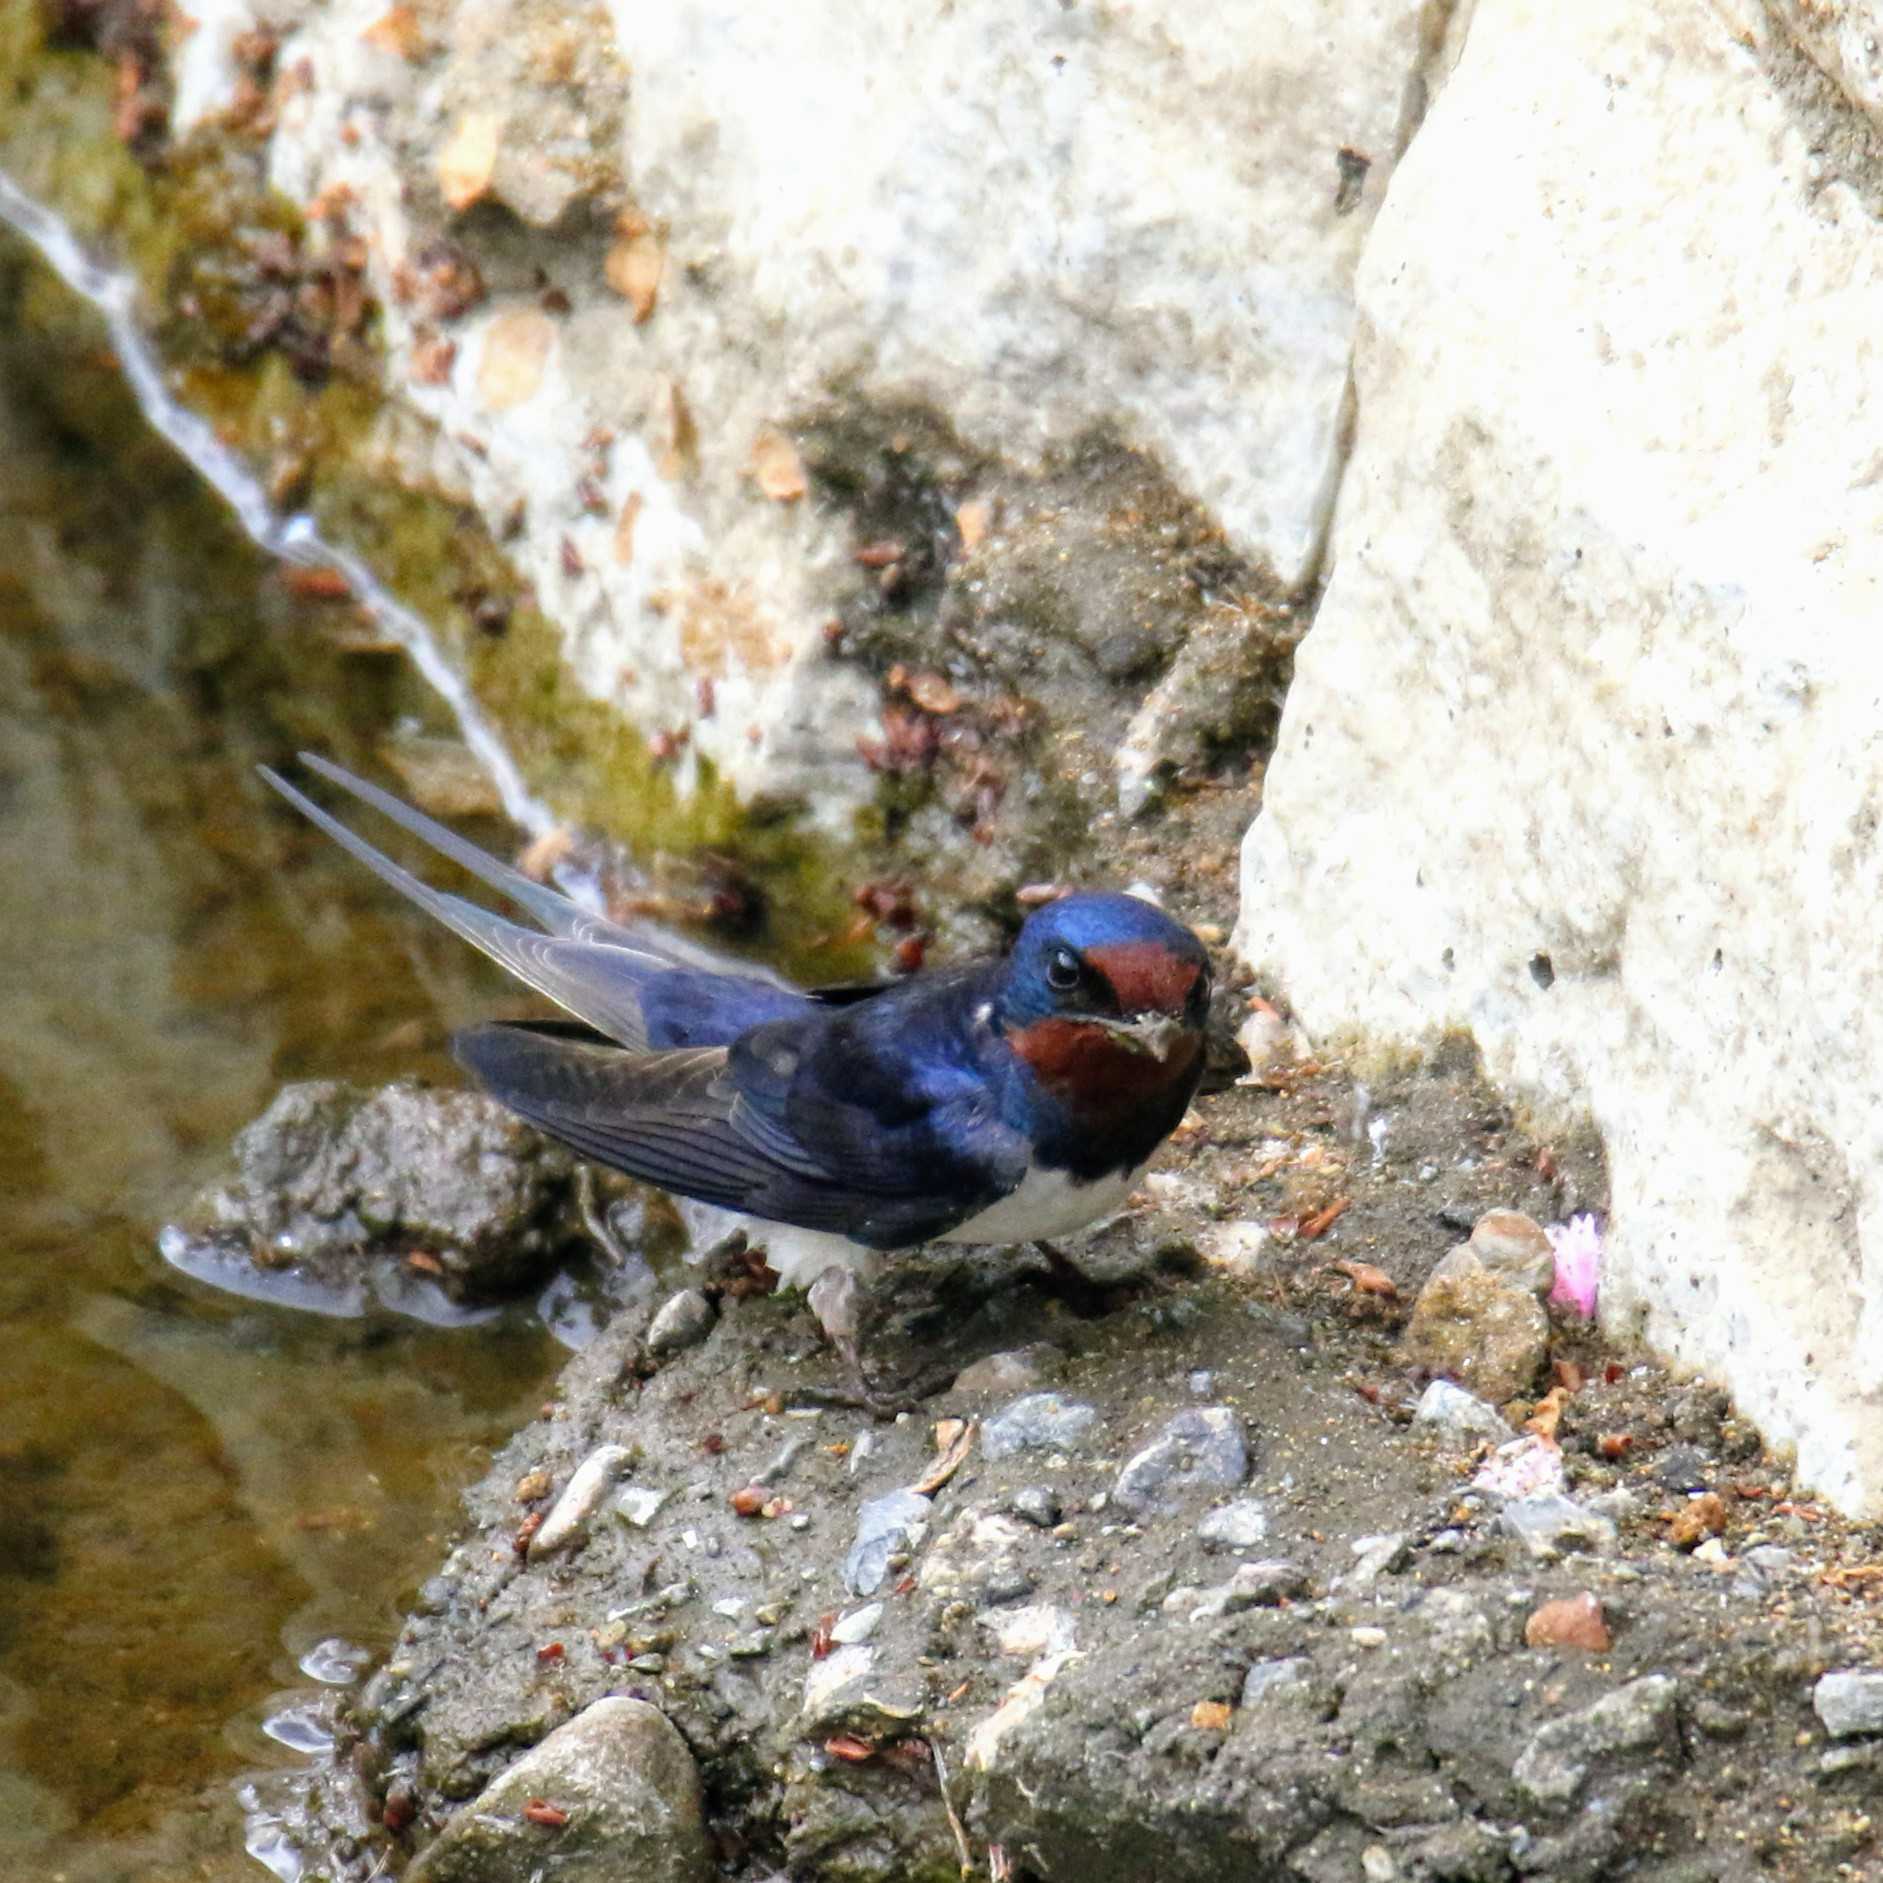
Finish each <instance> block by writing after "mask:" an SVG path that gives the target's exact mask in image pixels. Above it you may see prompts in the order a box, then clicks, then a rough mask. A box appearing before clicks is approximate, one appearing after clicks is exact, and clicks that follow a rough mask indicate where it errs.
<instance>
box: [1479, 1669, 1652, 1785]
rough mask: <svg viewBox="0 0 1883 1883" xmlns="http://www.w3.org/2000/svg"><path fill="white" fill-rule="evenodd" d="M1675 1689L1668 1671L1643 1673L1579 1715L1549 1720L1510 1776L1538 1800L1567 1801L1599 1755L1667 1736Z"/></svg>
mask: <svg viewBox="0 0 1883 1883" xmlns="http://www.w3.org/2000/svg"><path fill="white" fill-rule="evenodd" d="M1678 1691H1679V1687H1678V1683H1677V1682H1676V1681H1674V1680H1673V1679H1671V1678H1670V1677H1669V1676H1668V1675H1666V1674H1644V1675H1643V1676H1642V1677H1641V1678H1640V1679H1639V1680H1631V1681H1630V1682H1629V1683H1628V1684H1627V1686H1625V1687H1619V1688H1617V1689H1616V1691H1615V1692H1613V1693H1608V1694H1604V1695H1603V1696H1602V1698H1601V1699H1599V1700H1598V1701H1596V1702H1595V1704H1594V1705H1593V1706H1587V1707H1584V1708H1583V1709H1582V1711H1581V1712H1579V1713H1571V1714H1570V1715H1568V1717H1567V1718H1565V1719H1560V1720H1551V1721H1550V1722H1549V1724H1548V1725H1547V1726H1543V1727H1540V1728H1539V1729H1538V1731H1537V1733H1536V1735H1535V1736H1534V1737H1533V1738H1532V1739H1531V1741H1530V1743H1529V1745H1527V1746H1526V1747H1525V1748H1524V1750H1523V1752H1522V1754H1521V1756H1520V1757H1519V1758H1518V1760H1517V1763H1516V1764H1515V1766H1513V1767H1512V1768H1511V1777H1512V1778H1514V1779H1515V1780H1516V1781H1517V1783H1518V1785H1519V1786H1520V1787H1521V1788H1522V1789H1523V1790H1524V1791H1525V1792H1526V1793H1527V1794H1528V1795H1529V1796H1530V1798H1532V1799H1533V1800H1534V1801H1535V1802H1536V1803H1537V1804H1540V1805H1566V1804H1569V1803H1570V1802H1571V1801H1572V1800H1573V1799H1574V1798H1575V1796H1576V1794H1577V1792H1579V1791H1580V1790H1581V1789H1582V1785H1583V1781H1584V1780H1585V1779H1586V1778H1587V1777H1588V1776H1589V1769H1590V1767H1591V1766H1593V1765H1594V1763H1595V1761H1596V1760H1597V1759H1599V1758H1603V1757H1605V1756H1607V1755H1608V1754H1611V1753H1616V1752H1639V1751H1644V1750H1646V1749H1648V1748H1651V1747H1656V1746H1659V1745H1661V1744H1663V1743H1664V1742H1666V1741H1667V1740H1668V1739H1669V1738H1670V1737H1671V1735H1672V1733H1673V1729H1674V1702H1675V1697H1676V1694H1677V1693H1678Z"/></svg>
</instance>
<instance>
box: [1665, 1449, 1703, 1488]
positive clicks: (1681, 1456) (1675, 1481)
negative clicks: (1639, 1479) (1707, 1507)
mask: <svg viewBox="0 0 1883 1883" xmlns="http://www.w3.org/2000/svg"><path fill="white" fill-rule="evenodd" d="M1712 1470H1713V1461H1712V1460H1711V1459H1710V1458H1708V1456H1707V1455H1706V1453H1705V1452H1703V1451H1702V1450H1701V1449H1700V1447H1699V1446H1698V1445H1670V1446H1668V1448H1667V1449H1666V1451H1664V1452H1662V1453H1661V1455H1660V1457H1658V1458H1657V1459H1655V1461H1654V1481H1655V1483H1656V1484H1659V1485H1660V1486H1661V1487H1662V1488H1663V1489H1665V1490H1669V1491H1704V1490H1705V1489H1706V1488H1707V1485H1708V1483H1709V1482H1710V1478H1711V1473H1712Z"/></svg>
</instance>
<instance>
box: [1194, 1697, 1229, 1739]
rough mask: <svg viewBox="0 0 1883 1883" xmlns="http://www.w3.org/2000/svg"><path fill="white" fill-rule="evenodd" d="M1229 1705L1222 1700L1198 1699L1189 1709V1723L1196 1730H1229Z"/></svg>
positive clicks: (1208, 1731)
mask: <svg viewBox="0 0 1883 1883" xmlns="http://www.w3.org/2000/svg"><path fill="white" fill-rule="evenodd" d="M1230 1711H1231V1709H1230V1707H1229V1705H1228V1703H1227V1702H1226V1701H1223V1700H1199V1701H1198V1702H1197V1703H1196V1705H1195V1706H1193V1707H1192V1708H1191V1709H1190V1724H1191V1725H1192V1726H1194V1727H1195V1728H1196V1729H1197V1731H1198V1732H1202V1733H1225V1732H1227V1731H1228V1730H1229V1719H1230Z"/></svg>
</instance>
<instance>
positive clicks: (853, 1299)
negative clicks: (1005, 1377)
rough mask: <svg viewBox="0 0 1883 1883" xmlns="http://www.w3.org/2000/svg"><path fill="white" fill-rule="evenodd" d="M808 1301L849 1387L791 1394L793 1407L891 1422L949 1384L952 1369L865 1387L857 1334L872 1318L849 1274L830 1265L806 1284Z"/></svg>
mask: <svg viewBox="0 0 1883 1883" xmlns="http://www.w3.org/2000/svg"><path fill="white" fill-rule="evenodd" d="M808 1299H809V1301H810V1304H811V1312H812V1313H813V1314H815V1315H816V1316H817V1323H818V1325H819V1326H820V1327H821V1328H822V1329H823V1330H824V1334H825V1337H826V1338H827V1339H828V1340H829V1342H830V1344H831V1345H832V1346H833V1347H835V1348H836V1350H837V1356H838V1358H839V1359H841V1360H842V1361H843V1364H844V1371H845V1372H846V1373H848V1374H849V1376H850V1384H849V1385H848V1386H847V1387H841V1386H804V1387H799V1388H798V1389H797V1390H796V1391H795V1392H793V1393H792V1395H791V1397H792V1398H793V1399H794V1400H795V1401H797V1403H798V1404H800V1405H806V1406H843V1407H848V1408H852V1409H854V1410H856V1411H860V1412H867V1413H870V1414H871V1415H872V1416H873V1417H875V1418H878V1419H893V1418H895V1417H896V1416H897V1415H898V1414H899V1413H904V1412H915V1411H919V1410H920V1408H921V1404H922V1401H923V1400H924V1399H927V1398H929V1397H931V1396H932V1395H933V1394H935V1393H938V1392H940V1391H941V1390H942V1389H943V1388H944V1387H946V1386H947V1385H949V1384H950V1382H951V1381H952V1380H953V1379H954V1376H955V1372H956V1369H955V1368H953V1367H949V1368H947V1369H945V1370H939V1371H936V1372H934V1373H931V1374H927V1375H918V1376H917V1377H916V1378H915V1379H912V1380H908V1381H906V1382H904V1384H903V1385H901V1386H900V1387H893V1388H883V1387H878V1386H875V1385H872V1384H871V1382H870V1376H869V1374H868V1373H867V1372H865V1371H864V1367H863V1352H862V1342H863V1335H864V1332H865V1330H866V1329H867V1328H868V1326H869V1323H870V1320H871V1318H872V1317H871V1314H870V1302H869V1299H868V1294H867V1291H866V1290H865V1288H864V1285H863V1281H862V1279H861V1277H860V1276H859V1275H858V1274H857V1272H856V1270H855V1269H853V1268H848V1267H845V1266H844V1265H843V1264H841V1263H832V1265H831V1266H830V1267H829V1268H827V1269H825V1270H824V1271H823V1272H822V1273H821V1274H820V1275H819V1276H818V1278H817V1279H816V1280H815V1281H814V1282H812V1284H811V1287H810V1293H809V1296H808Z"/></svg>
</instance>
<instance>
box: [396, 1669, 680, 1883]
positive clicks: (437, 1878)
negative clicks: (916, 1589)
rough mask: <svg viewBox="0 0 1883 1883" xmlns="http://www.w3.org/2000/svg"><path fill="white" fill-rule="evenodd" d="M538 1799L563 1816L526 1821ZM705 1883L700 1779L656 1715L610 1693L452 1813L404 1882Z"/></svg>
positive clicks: (663, 1718)
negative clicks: (626, 1882)
mask: <svg viewBox="0 0 1883 1883" xmlns="http://www.w3.org/2000/svg"><path fill="white" fill-rule="evenodd" d="M532 1799H540V1800H542V1801H544V1802H545V1803H547V1804H551V1805H554V1806H555V1807H556V1809H558V1810H559V1811H563V1812H566V1813H567V1814H568V1821H567V1822H566V1823H565V1824H563V1825H561V1826H560V1827H557V1828H550V1827H546V1826H543V1825H540V1824H533V1823H531V1822H530V1820H529V1819H528V1818H526V1817H525V1816H524V1807H525V1806H526V1805H528V1804H529V1802H530V1801H531V1800H532ZM545 1874H553V1875H554V1876H555V1877H556V1879H557V1883H613V1880H614V1879H617V1878H620V1877H624V1876H632V1877H633V1878H634V1879H635V1883H705V1880H706V1878H707V1877H709V1876H710V1875H711V1865H710V1862H709V1860H708V1856H707V1849H706V1832H705V1828H704V1825H703V1823H702V1820H701V1816H700V1781H699V1773H698V1771H697V1770H696V1769H695V1767H694V1764H693V1755H692V1754H691V1753H690V1752H689V1751H688V1750H687V1747H686V1742H685V1741H684V1740H683V1739H682V1738H681V1737H680V1735H679V1734H678V1733H677V1732H676V1731H675V1730H674V1729H673V1726H672V1725H671V1724H670V1723H669V1721H668V1719H667V1716H666V1715H665V1714H664V1713H662V1712H661V1711H660V1709H659V1708H658V1707H653V1706H649V1705H648V1704H647V1702H646V1701H644V1700H630V1699H626V1698H623V1697H620V1696H610V1697H609V1698H607V1699H604V1700H597V1701H595V1702H594V1703H593V1704H592V1705H590V1706H588V1707H586V1708H584V1709H583V1711H582V1712H580V1713H578V1714H577V1715H576V1716H575V1718H574V1719H572V1720H570V1721H569V1722H568V1724H567V1725H565V1726H559V1727H558V1728H557V1729H556V1730H555V1731H554V1732H553V1733H551V1734H550V1735H549V1736H548V1737H547V1738H546V1739H544V1740H543V1741H542V1742H541V1743H540V1744H539V1745H536V1746H534V1747H532V1748H531V1749H530V1750H529V1751H528V1752H526V1753H525V1754H524V1755H523V1756H522V1757H521V1758H520V1759H518V1760H517V1761H516V1763H515V1764H514V1765H511V1766H510V1767H508V1769H506V1770H505V1771H504V1772H502V1773H501V1774H500V1775H499V1776H498V1777H497V1778H495V1779H493V1780H492V1781H491V1783H490V1784H489V1785H487V1786H486V1787H485V1788H484V1790H483V1792H482V1793H481V1794H480V1795H479V1796H478V1797H477V1798H475V1799H473V1800H472V1802H471V1803H470V1804H468V1805H465V1806H464V1807H463V1808H462V1809H461V1810H459V1811H458V1812H457V1813H456V1814H455V1815H454V1816H453V1817H452V1818H451V1819H450V1821H449V1822H448V1823H447V1824H446V1826H445V1828H444V1830H443V1831H442V1832H441V1833H440V1834H439V1836H438V1838H437V1840H436V1841H435V1842H434V1843H432V1844H430V1845H428V1846H427V1847H426V1849H425V1850H424V1851H423V1852H421V1853H420V1855H419V1857H418V1859H417V1861H416V1862H415V1863H413V1864H412V1866H411V1867H410V1868H409V1869H408V1870H407V1871H406V1875H407V1877H409V1878H410V1879H411V1883H534V1879H536V1878H538V1877H541V1876H543V1875H545Z"/></svg>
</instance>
